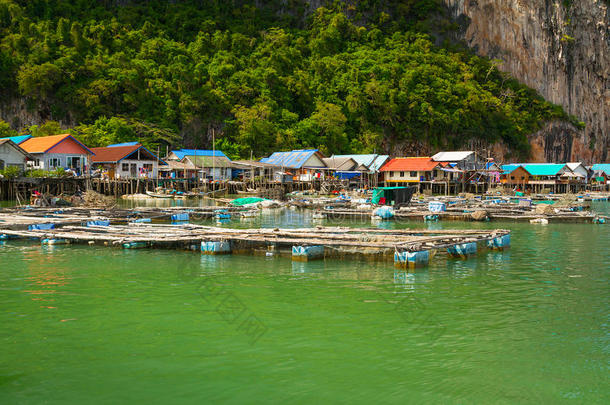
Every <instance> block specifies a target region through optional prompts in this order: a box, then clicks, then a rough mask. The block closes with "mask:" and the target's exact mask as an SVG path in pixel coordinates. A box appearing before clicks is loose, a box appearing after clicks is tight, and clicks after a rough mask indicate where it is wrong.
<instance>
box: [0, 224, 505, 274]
mask: <svg viewBox="0 0 610 405" xmlns="http://www.w3.org/2000/svg"><path fill="white" fill-rule="evenodd" d="M103 218H106V219H105V223H104V225H99V226H98V225H96V223H93V224H91V223H89V224H87V226H83V225H82V223H83V222H84V221H87V220H90V219H91V217H85V216H81V215H77V214H76V213H74V212H72V213H70V216H67V217H65V218H46V217H44V216H40V217H32V216H30V217H26V220H24V219H23V218H14V217H13V219H15V220H16V221H15V222H11V223H3V222H0V238H1V239H3V240H5V241H6V240H10V239H12V238H25V239H27V240H32V239H35V240H39V241H41V243H42V244H43V245H59V244H79V243H80V244H89V245H96V244H99V245H103V246H111V247H112V246H114V247H123V248H128V249H132V248H165V249H168V248H170V249H188V250H201V251H202V253H204V254H213V255H214V254H227V253H250V254H265V255H267V256H273V255H276V254H277V255H291V256H292V258H293V260H299V261H308V260H313V259H320V258H326V257H346V258H353V257H361V258H366V259H372V260H388V259H389V258H392V257H393V258H394V262H395V264H396V265H398V266H401V267H415V266H416V265H425V264H427V263H428V260H429V257H430V256H433V255H434V253H435V252H437V251H440V250H443V249H447V252H448V253H449V254H450V255H451V256H456V257H461V258H465V257H467V256H469V255H471V254H476V251H477V250H478V248H479V247H478V246H479V245H485V246H488V247H490V248H493V249H499V250H502V249H504V248H505V247H508V245H509V244H510V231H508V230H503V229H495V230H388V229H378V228H347V227H315V228H298V229H279V228H261V229H233V228H221V227H214V226H204V225H196V224H180V225H171V224H158V223H146V224H143V223H120V222H118V221H117V220H116V219H117V218H114V219H112V218H108V217H102V216H99V217H97V219H98V221H100V222H99V223H101V221H102V219H103ZM118 218H119V219H121V218H122V217H121V216H118ZM51 219H56V220H57V222H48V221H49V220H51ZM5 220H6V214H0V221H5ZM60 221H63V222H60ZM51 223H52V224H53V227H52V228H53V229H46V228H43V229H37V228H36V227H32V225H39V226H40V225H42V224H51ZM424 259H425V260H424Z"/></svg>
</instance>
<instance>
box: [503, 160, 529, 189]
mask: <svg viewBox="0 0 610 405" xmlns="http://www.w3.org/2000/svg"><path fill="white" fill-rule="evenodd" d="M502 168H503V169H504V174H503V175H502V177H503V179H502V180H501V182H502V183H503V184H506V185H510V186H520V187H522V188H525V186H526V185H527V184H528V182H529V179H530V173H529V172H528V171H527V170H525V168H524V167H523V166H520V165H518V166H515V165H505V166H502Z"/></svg>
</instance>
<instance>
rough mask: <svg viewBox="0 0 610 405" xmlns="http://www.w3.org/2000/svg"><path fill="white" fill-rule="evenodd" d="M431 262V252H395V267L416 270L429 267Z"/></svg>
mask: <svg viewBox="0 0 610 405" xmlns="http://www.w3.org/2000/svg"><path fill="white" fill-rule="evenodd" d="M429 261H430V251H429V250H422V251H419V252H407V251H404V252H399V251H396V252H394V266H395V267H400V268H409V269H414V268H416V267H424V266H427V265H428V262H429Z"/></svg>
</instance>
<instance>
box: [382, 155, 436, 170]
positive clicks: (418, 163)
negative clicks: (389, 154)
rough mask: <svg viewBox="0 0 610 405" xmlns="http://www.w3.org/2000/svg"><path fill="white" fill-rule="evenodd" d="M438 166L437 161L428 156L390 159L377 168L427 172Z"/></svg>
mask: <svg viewBox="0 0 610 405" xmlns="http://www.w3.org/2000/svg"><path fill="white" fill-rule="evenodd" d="M437 166H440V164H439V162H435V161H433V160H432V158H430V157H406V158H394V159H390V160H389V161H388V162H387V163H386V164H385V165H383V166H382V167H381V169H379V171H381V172H396V171H404V172H408V171H414V172H415V171H422V172H429V171H431V170H433V169H434V168H435V167H437Z"/></svg>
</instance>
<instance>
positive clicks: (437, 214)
mask: <svg viewBox="0 0 610 405" xmlns="http://www.w3.org/2000/svg"><path fill="white" fill-rule="evenodd" d="M479 209H480V210H482V211H485V215H486V217H487V218H489V220H490V221H513V222H515V221H516V222H529V221H530V220H532V219H537V218H545V219H547V220H548V221H549V222H551V223H598V222H597V220H598V219H599V218H602V219H604V222H606V221H608V218H606V217H605V216H601V215H597V214H595V213H592V212H589V211H584V210H574V211H567V210H565V211H560V212H558V213H553V214H544V215H542V214H537V213H536V212H534V211H532V210H518V209H514V208H505V209H503V208H495V207H491V208H490V207H482V208H473V209H467V208H465V209H447V210H446V211H429V210H427V209H421V208H418V207H413V208H408V209H400V210H396V211H395V212H394V215H393V217H392V218H391V219H394V220H401V219H402V220H410V221H443V220H444V221H464V222H471V221H475V219H473V217H472V213H473V212H475V211H477V210H479ZM320 213H321V214H322V215H324V216H325V217H326V218H329V219H335V220H336V219H345V218H356V219H367V218H370V217H371V216H373V215H374V211H373V210H372V209H365V210H362V209H349V208H340V209H327V210H322V211H320ZM388 219H390V218H388Z"/></svg>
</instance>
